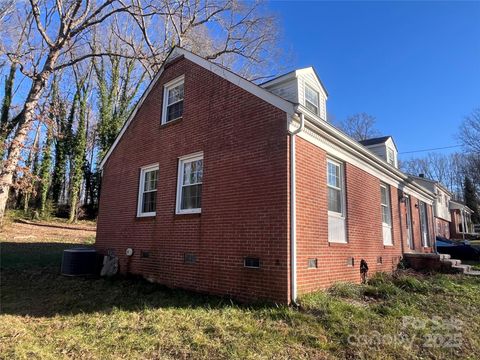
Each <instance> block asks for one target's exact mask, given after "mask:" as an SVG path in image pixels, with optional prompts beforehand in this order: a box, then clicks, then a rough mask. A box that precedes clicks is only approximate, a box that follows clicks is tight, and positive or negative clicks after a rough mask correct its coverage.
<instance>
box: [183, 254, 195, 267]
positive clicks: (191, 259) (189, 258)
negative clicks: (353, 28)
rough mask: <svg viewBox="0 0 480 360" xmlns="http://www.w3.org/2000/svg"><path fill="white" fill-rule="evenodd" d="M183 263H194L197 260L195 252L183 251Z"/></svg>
mask: <svg viewBox="0 0 480 360" xmlns="http://www.w3.org/2000/svg"><path fill="white" fill-rule="evenodd" d="M183 261H184V262H185V264H195V263H196V262H197V256H196V255H195V254H188V253H185V254H184V256H183Z"/></svg>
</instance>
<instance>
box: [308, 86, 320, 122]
mask: <svg viewBox="0 0 480 360" xmlns="http://www.w3.org/2000/svg"><path fill="white" fill-rule="evenodd" d="M319 100H320V95H319V94H318V91H316V90H314V89H313V88H311V87H310V86H308V85H307V84H305V107H306V108H307V109H308V110H310V111H311V112H313V113H314V114H315V115H318V108H319Z"/></svg>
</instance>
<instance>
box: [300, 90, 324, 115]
mask: <svg viewBox="0 0 480 360" xmlns="http://www.w3.org/2000/svg"><path fill="white" fill-rule="evenodd" d="M307 87H308V88H310V90H312V91H314V92H316V93H317V95H318V96H317V98H318V103H317V104H314V103H312V102H311V101H310V100H307ZM303 100H304V104H305V108H306V109H307V110H308V111H310V112H311V113H312V114H315V115H317V116H320V92H319V91H317V90H315V87H313V86H311V85H309V84H307V83H306V82H305V83H304V89H303ZM307 102H308V103H309V104H311V105H313V106H315V107H316V108H317V112H314V111H312V110H310V109H309V108H308V107H307Z"/></svg>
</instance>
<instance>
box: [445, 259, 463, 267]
mask: <svg viewBox="0 0 480 360" xmlns="http://www.w3.org/2000/svg"><path fill="white" fill-rule="evenodd" d="M440 261H441V262H443V263H445V264H450V265H451V266H457V265H460V264H461V263H462V261H461V260H457V259H444V260H440Z"/></svg>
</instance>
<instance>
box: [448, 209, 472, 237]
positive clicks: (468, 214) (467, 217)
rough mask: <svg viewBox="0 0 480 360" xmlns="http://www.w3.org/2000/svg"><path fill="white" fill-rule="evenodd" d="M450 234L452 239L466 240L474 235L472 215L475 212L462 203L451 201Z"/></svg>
mask: <svg viewBox="0 0 480 360" xmlns="http://www.w3.org/2000/svg"><path fill="white" fill-rule="evenodd" d="M450 213H451V220H452V221H451V223H450V234H451V237H452V239H456V240H464V239H465V236H467V238H468V236H469V235H472V234H473V233H474V229H473V223H472V214H473V210H472V209H470V208H469V207H468V206H467V205H465V204H464V203H462V202H460V201H453V200H451V201H450Z"/></svg>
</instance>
